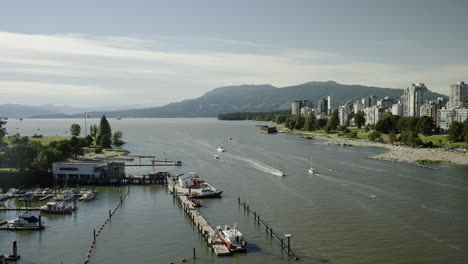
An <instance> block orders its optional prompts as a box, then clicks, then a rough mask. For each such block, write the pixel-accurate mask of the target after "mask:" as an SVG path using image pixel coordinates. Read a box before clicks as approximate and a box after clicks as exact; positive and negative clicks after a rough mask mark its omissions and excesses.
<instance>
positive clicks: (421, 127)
mask: <svg viewBox="0 0 468 264" xmlns="http://www.w3.org/2000/svg"><path fill="white" fill-rule="evenodd" d="M434 129H435V124H434V121H433V120H432V117H430V116H423V117H421V118H419V120H418V123H417V131H419V133H422V134H423V135H425V136H429V135H432V131H433V130H434Z"/></svg>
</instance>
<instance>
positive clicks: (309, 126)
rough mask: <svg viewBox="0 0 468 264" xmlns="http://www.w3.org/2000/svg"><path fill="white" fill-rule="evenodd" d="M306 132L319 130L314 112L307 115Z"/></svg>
mask: <svg viewBox="0 0 468 264" xmlns="http://www.w3.org/2000/svg"><path fill="white" fill-rule="evenodd" d="M304 128H305V130H307V131H313V130H316V129H317V119H316V118H315V115H314V113H313V112H311V113H309V115H307V119H306V121H305V125H304Z"/></svg>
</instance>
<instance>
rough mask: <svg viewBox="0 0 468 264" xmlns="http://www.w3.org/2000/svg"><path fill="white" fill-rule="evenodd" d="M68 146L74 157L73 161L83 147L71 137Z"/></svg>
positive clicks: (79, 141) (76, 139)
mask: <svg viewBox="0 0 468 264" xmlns="http://www.w3.org/2000/svg"><path fill="white" fill-rule="evenodd" d="M68 144H69V145H70V147H71V152H72V153H73V155H74V156H75V159H76V158H78V154H80V152H81V148H82V147H84V145H83V141H82V140H80V139H78V138H77V137H72V138H71V139H70V141H69V142H68Z"/></svg>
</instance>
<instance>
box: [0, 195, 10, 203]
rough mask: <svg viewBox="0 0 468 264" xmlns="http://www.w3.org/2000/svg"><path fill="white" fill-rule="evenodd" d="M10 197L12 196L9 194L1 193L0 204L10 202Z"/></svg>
mask: <svg viewBox="0 0 468 264" xmlns="http://www.w3.org/2000/svg"><path fill="white" fill-rule="evenodd" d="M10 197H11V196H10V195H9V194H8V193H5V194H3V193H0V202H2V201H6V200H8V199H10Z"/></svg>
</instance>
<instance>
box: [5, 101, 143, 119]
mask: <svg viewBox="0 0 468 264" xmlns="http://www.w3.org/2000/svg"><path fill="white" fill-rule="evenodd" d="M133 107H138V106H131V105H127V106H122V107H114V106H102V107H72V106H57V105H37V106H36V105H21V104H0V117H8V118H29V117H32V116H36V115H41V116H47V115H56V114H64V115H72V114H78V113H84V112H96V111H116V110H123V109H128V108H133ZM140 107H141V106H140Z"/></svg>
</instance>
